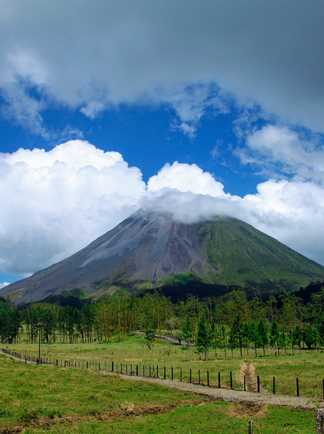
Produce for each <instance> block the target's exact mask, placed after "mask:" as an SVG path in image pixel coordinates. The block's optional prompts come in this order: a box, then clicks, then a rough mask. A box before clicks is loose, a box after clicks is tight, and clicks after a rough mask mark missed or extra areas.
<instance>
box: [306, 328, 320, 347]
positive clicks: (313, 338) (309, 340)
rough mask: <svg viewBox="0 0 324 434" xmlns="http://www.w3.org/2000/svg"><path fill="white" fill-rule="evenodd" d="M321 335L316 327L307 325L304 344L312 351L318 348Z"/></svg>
mask: <svg viewBox="0 0 324 434" xmlns="http://www.w3.org/2000/svg"><path fill="white" fill-rule="evenodd" d="M319 337H320V336H319V333H318V330H317V328H316V327H313V326H311V325H307V326H306V327H305V329H304V342H305V344H306V346H307V348H309V349H311V348H314V347H316V346H317V344H318V341H319Z"/></svg>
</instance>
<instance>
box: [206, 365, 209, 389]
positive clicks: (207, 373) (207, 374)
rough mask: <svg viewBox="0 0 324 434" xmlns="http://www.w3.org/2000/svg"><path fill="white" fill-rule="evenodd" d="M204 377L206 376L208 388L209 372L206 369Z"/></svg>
mask: <svg viewBox="0 0 324 434" xmlns="http://www.w3.org/2000/svg"><path fill="white" fill-rule="evenodd" d="M206 376H207V386H208V387H209V370H208V369H207V372H206Z"/></svg>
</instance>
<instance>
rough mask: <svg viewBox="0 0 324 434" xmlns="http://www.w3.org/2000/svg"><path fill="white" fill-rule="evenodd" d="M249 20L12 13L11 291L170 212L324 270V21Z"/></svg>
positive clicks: (2, 215) (213, 13)
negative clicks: (233, 224) (143, 216)
mask: <svg viewBox="0 0 324 434" xmlns="http://www.w3.org/2000/svg"><path fill="white" fill-rule="evenodd" d="M76 5H77V7H78V16H77V17H74V19H73V20H71V16H74V10H75V7H76ZM248 6H249V7H248V8H247V7H246V5H244V2H239V3H237V2H235V1H234V0H233V1H232V0H226V1H225V0H217V1H216V2H215V1H214V0H211V1H209V0H206V1H205V2H204V3H203V4H201V3H198V2H196V1H194V0H189V1H188V0H187V1H182V0H178V1H177V2H176V3H175V2H171V1H170V2H168V1H166V2H165V1H163V2H162V1H161V2H160V1H157V2H154V5H153V3H151V2H147V1H146V0H139V1H138V2H137V4H136V7H134V4H133V3H132V2H131V1H128V0H125V1H123V2H118V4H117V3H116V2H107V1H105V0H97V2H96V7H94V6H93V4H92V3H91V2H89V1H86V0H85V1H84V2H82V4H81V5H80V4H79V3H78V2H77V3H76V4H75V1H74V0H71V2H69V3H66V2H64V1H63V0H58V1H57V2H55V8H54V7H53V5H52V4H51V3H50V2H46V1H45V2H43V1H39V0H26V1H25V2H24V3H21V2H15V1H9V0H5V1H3V2H2V3H1V6H0V24H1V25H0V55H1V56H0V59H1V61H0V132H1V134H0V176H1V184H0V202H1V204H2V207H1V208H0V284H1V282H10V281H13V280H16V279H18V278H20V277H22V276H26V275H28V274H30V273H33V272H34V271H36V270H38V269H40V268H42V267H45V266H48V265H49V264H51V263H53V262H56V261H58V260H60V259H62V258H64V257H66V256H68V255H69V254H71V253H73V252H75V251H76V250H78V249H80V248H82V247H83V246H85V245H86V244H87V243H88V242H90V241H91V240H93V239H94V238H96V237H97V236H99V235H100V234H102V233H103V232H105V231H106V230H109V229H111V228H112V227H113V226H114V225H115V224H117V223H118V222H120V221H121V220H122V219H123V218H126V217H127V216H128V215H130V214H131V213H132V212H134V211H135V210H136V209H138V208H139V207H141V206H148V205H147V204H151V205H150V206H153V205H152V204H156V203H158V204H159V206H161V207H162V209H164V208H165V209H168V211H171V212H173V213H174V214H175V216H176V218H179V219H182V220H185V221H197V220H198V219H204V218H209V217H211V216H212V215H215V214H218V213H226V214H230V215H233V216H235V217H238V218H242V219H244V220H246V221H248V222H249V223H251V224H253V225H254V226H256V227H257V228H258V229H260V230H262V231H264V232H266V233H268V234H269V235H271V236H273V237H275V238H277V239H279V240H280V241H282V242H284V243H286V244H287V245H289V246H291V247H292V248H294V249H296V250H297V251H299V252H300V253H302V254H304V255H306V256H308V257H310V258H312V259H314V260H316V261H318V262H321V263H324V251H323V247H322V246H323V245H324V231H323V221H324V139H323V134H324V113H323V107H324V81H323V80H324V79H323V77H324V73H323V72H324V61H323V56H322V45H321V43H320V41H322V40H323V36H324V35H323V25H322V19H321V17H322V15H323V12H324V10H323V5H322V3H321V2H320V1H317V0H315V1H314V2H312V7H309V4H308V3H306V2H299V3H298V5H296V3H295V2H294V1H292V0H288V1H287V2H286V9H285V10H283V9H282V7H281V6H282V5H281V2H279V1H278V2H276V1H275V2H271V4H269V3H268V2H259V1H257V0H255V1H254V0H252V1H251V0H250V1H249V2H248ZM247 11H248V13H247ZM57 29H60V31H59V32H58V30H57ZM62 47H64V49H62ZM19 149H23V150H19ZM177 162H178V163H177ZM179 163H180V164H179ZM175 192H176V195H174V194H175ZM171 199H172V200H171ZM156 201H158V202H156ZM170 203H171V205H170ZM179 211H181V212H179ZM180 214H181V215H180Z"/></svg>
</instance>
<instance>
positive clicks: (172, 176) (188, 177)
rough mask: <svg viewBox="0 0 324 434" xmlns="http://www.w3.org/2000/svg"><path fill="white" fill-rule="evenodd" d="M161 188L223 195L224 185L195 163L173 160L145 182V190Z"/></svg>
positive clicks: (216, 195) (150, 190)
mask: <svg viewBox="0 0 324 434" xmlns="http://www.w3.org/2000/svg"><path fill="white" fill-rule="evenodd" d="M163 189H175V190H178V191H181V192H191V193H195V194H207V195H210V196H214V197H222V196H225V193H224V186H223V184H221V183H220V182H218V181H216V179H215V178H214V177H213V176H212V175H211V174H210V173H208V172H204V171H203V170H202V169H201V168H200V167H198V166H197V165H196V164H183V163H178V162H177V161H175V162H174V163H173V164H172V165H170V164H166V165H165V166H164V167H162V169H161V170H160V171H159V172H158V173H157V174H156V175H154V176H152V177H151V178H150V179H149V180H148V183H147V190H148V191H149V192H155V191H159V190H163Z"/></svg>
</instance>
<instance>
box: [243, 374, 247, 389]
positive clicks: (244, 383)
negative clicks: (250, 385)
mask: <svg viewBox="0 0 324 434" xmlns="http://www.w3.org/2000/svg"><path fill="white" fill-rule="evenodd" d="M243 390H244V392H246V375H244V377H243Z"/></svg>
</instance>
